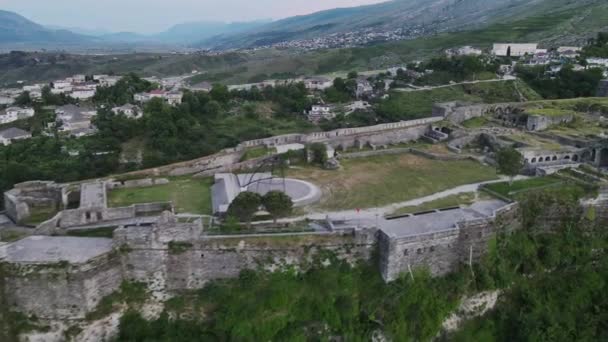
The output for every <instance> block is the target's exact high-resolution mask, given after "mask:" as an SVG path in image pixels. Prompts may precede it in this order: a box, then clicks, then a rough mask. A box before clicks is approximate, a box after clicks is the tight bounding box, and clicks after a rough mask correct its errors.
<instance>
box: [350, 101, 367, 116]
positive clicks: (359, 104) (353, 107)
mask: <svg viewBox="0 0 608 342" xmlns="http://www.w3.org/2000/svg"><path fill="white" fill-rule="evenodd" d="M371 107H372V105H370V104H369V103H368V102H366V101H355V102H353V103H351V104H348V105H346V106H344V110H345V112H346V114H351V113H353V112H354V111H357V110H367V109H369V108H371Z"/></svg>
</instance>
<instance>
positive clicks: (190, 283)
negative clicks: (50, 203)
mask: <svg viewBox="0 0 608 342" xmlns="http://www.w3.org/2000/svg"><path fill="white" fill-rule="evenodd" d="M515 213H516V206H515V205H507V206H506V207H505V208H504V209H500V210H498V211H497V212H496V214H495V216H493V217H488V218H484V219H478V220H473V221H470V222H469V221H467V222H458V224H457V225H454V226H453V227H451V228H450V229H448V230H446V231H442V232H432V233H426V232H421V233H416V234H413V235H408V236H398V237H393V236H391V235H390V234H387V233H385V232H383V231H382V229H378V228H377V227H374V226H369V227H367V228H358V227H355V226H353V227H350V228H349V227H342V228H339V229H335V230H331V229H330V230H327V231H315V232H303V233H284V234H280V233H277V234H257V235H256V234H248V235H223V236H216V235H209V234H207V233H206V232H205V230H204V227H203V224H202V223H201V221H195V222H190V223H186V222H180V221H178V220H177V218H176V217H175V216H173V215H172V214H171V213H169V212H165V213H164V214H163V215H161V217H160V218H159V220H158V222H157V223H156V224H154V225H152V226H130V227H123V228H118V229H117V230H115V232H114V238H113V239H94V240H104V241H105V242H104V244H107V243H109V244H110V245H111V248H106V249H99V250H97V251H96V250H95V249H93V248H90V249H87V253H89V254H90V255H88V256H85V257H77V256H76V255H73V254H75V253H73V250H72V249H70V247H68V246H69V245H70V243H72V242H70V241H69V240H68V241H67V242H66V241H63V240H61V239H78V240H79V241H81V243H80V244H85V245H86V244H87V243H89V241H91V239H92V238H67V237H54V236H46V237H40V236H35V237H30V238H27V239H32V238H36V239H41V242H40V243H41V244H42V245H41V246H39V248H36V250H37V251H39V252H40V253H39V254H38V253H34V255H33V256H31V255H29V254H30V253H29V252H28V253H26V254H25V255H23V254H22V252H20V251H23V250H27V251H30V250H31V249H28V248H25V249H24V248H21V247H23V246H21V245H20V244H23V243H26V242H28V241H27V239H25V242H23V241H24V240H21V241H18V242H15V243H13V244H9V245H7V246H2V247H0V263H4V267H5V269H6V270H7V271H6V272H4V275H3V280H4V281H5V283H6V288H5V292H4V293H3V295H4V296H5V298H6V299H7V300H8V302H9V303H10V305H11V310H15V311H20V312H24V313H27V314H36V315H37V316H39V317H44V318H55V319H82V318H83V317H85V316H86V314H87V313H89V312H91V311H92V310H94V308H95V306H96V305H97V304H98V303H99V301H100V300H101V299H102V298H103V297H104V296H106V295H108V294H110V293H111V292H113V291H115V290H117V289H118V287H119V285H120V283H121V282H122V281H123V280H130V281H139V282H144V283H146V284H147V285H148V286H149V288H150V289H152V290H156V291H168V292H174V291H183V290H192V289H197V288H201V287H203V286H204V285H205V284H206V283H208V282H209V281H213V280H218V279H225V278H234V277H238V275H239V274H240V272H241V271H243V270H246V269H253V270H255V269H265V270H268V271H274V270H279V269H284V268H285V267H295V268H300V269H306V268H307V267H309V266H311V265H312V264H313V262H314V261H315V260H317V261H320V262H327V261H328V260H329V259H327V254H325V253H326V251H329V252H332V253H333V254H334V255H335V256H336V257H337V258H338V259H342V260H346V261H348V262H350V263H355V262H357V261H359V260H372V255H373V254H374V252H375V251H376V248H378V252H379V256H380V258H379V260H380V263H379V269H380V272H381V274H382V276H383V277H384V279H385V280H386V281H392V280H394V279H396V277H397V276H398V275H399V274H400V273H403V272H408V271H409V270H410V269H413V268H416V267H424V266H427V267H429V268H430V270H431V272H432V273H433V274H434V275H440V274H445V273H447V272H449V271H452V270H454V269H455V267H456V266H457V265H458V264H459V263H463V262H464V263H466V262H469V261H471V260H470V259H469V258H470V257H471V256H472V261H473V262H475V261H477V260H479V258H480V256H481V255H483V253H485V250H486V248H487V242H488V240H489V239H490V238H491V237H492V236H493V234H494V233H495V232H496V231H498V230H501V229H506V228H505V227H507V226H513V227H516V226H517V224H516V222H517V217H516V214H515ZM498 220H500V222H501V223H500V224H499V223H497V222H498ZM414 228H415V227H414ZM403 229H404V230H406V231H407V229H408V227H407V223H406V224H405V225H404V226H403ZM42 239H44V240H42ZM68 242H69V243H68ZM26 247H28V246H26ZM29 247H32V246H29ZM73 248H76V247H73ZM406 250H407V251H408V252H405V251H406ZM54 253H55V254H57V255H55V256H54V257H53V255H54ZM471 253H472V254H471ZM49 255H51V257H50V258H51V259H52V260H50V261H49V260H47V259H46V258H49ZM66 255H67V256H66ZM64 258H65V260H67V261H62V260H64Z"/></svg>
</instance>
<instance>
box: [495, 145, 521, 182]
mask: <svg viewBox="0 0 608 342" xmlns="http://www.w3.org/2000/svg"><path fill="white" fill-rule="evenodd" d="M496 164H497V168H498V172H500V173H502V174H503V175H507V176H509V177H510V182H511V183H512V182H513V178H514V177H515V176H517V175H518V174H519V173H520V172H521V170H522V169H523V167H524V157H523V156H522V155H521V153H519V152H518V151H517V150H516V149H514V148H511V147H509V148H502V149H500V150H499V151H498V152H497V153H496Z"/></svg>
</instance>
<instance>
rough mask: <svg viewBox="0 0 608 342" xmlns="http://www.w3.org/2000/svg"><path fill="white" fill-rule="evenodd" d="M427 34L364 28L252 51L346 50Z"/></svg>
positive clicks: (415, 29) (421, 30) (419, 30)
mask: <svg viewBox="0 0 608 342" xmlns="http://www.w3.org/2000/svg"><path fill="white" fill-rule="evenodd" d="M429 33H432V32H431V31H429V30H428V29H427V28H426V27H424V26H422V25H419V26H413V27H409V28H399V29H396V30H386V29H384V28H366V29H364V30H357V31H350V32H340V33H333V34H329V35H327V36H323V37H317V38H313V39H296V40H290V41H283V42H278V43H274V44H270V45H264V46H259V47H256V48H254V49H253V50H259V49H266V48H283V49H293V48H296V49H302V50H317V49H333V48H346V47H355V46H362V45H367V44H370V43H379V42H390V41H398V40H407V39H414V38H418V37H421V36H424V35H426V34H429Z"/></svg>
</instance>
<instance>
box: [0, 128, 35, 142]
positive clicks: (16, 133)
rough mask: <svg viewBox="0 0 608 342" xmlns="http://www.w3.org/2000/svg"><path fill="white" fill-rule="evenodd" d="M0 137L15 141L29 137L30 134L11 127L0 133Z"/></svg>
mask: <svg viewBox="0 0 608 342" xmlns="http://www.w3.org/2000/svg"><path fill="white" fill-rule="evenodd" d="M0 136H1V137H3V138H5V139H15V138H21V137H27V136H30V133H29V132H27V131H24V130H22V129H19V128H16V127H11V128H7V129H5V130H3V131H0Z"/></svg>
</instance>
